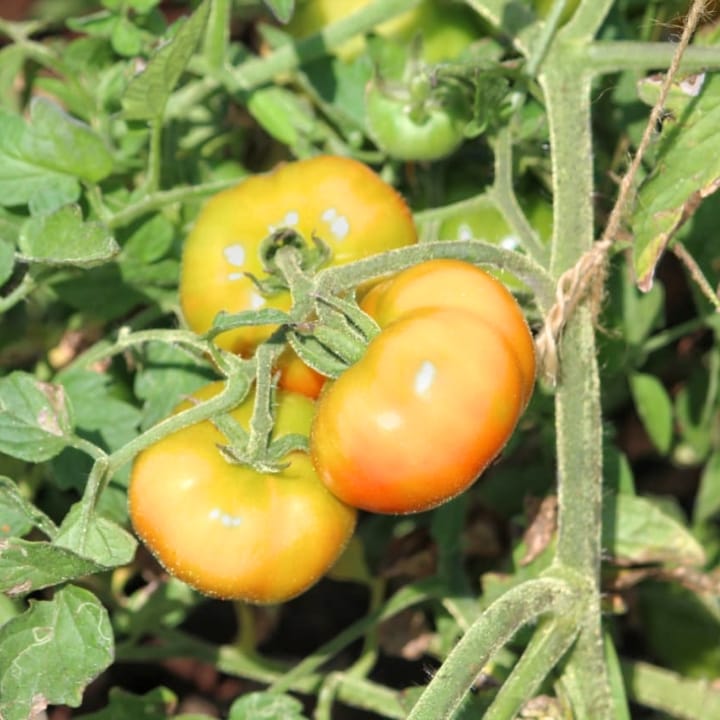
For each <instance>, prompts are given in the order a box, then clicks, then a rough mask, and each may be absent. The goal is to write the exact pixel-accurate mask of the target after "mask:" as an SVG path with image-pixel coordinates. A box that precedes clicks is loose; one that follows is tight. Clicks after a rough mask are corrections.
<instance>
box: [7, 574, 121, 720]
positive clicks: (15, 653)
mask: <svg viewBox="0 0 720 720" xmlns="http://www.w3.org/2000/svg"><path fill="white" fill-rule="evenodd" d="M112 660H113V633H112V627H111V626H110V620H109V618H108V615H107V611H106V610H105V608H104V607H103V606H102V604H101V603H100V602H99V601H98V599H97V598H96V597H95V596H94V595H93V594H92V593H90V592H88V591H87V590H83V589H81V588H78V587H73V586H69V587H66V588H63V589H62V590H59V591H58V592H57V593H56V594H55V596H54V597H53V599H52V600H48V601H40V602H36V601H31V605H30V609H29V610H27V611H26V612H25V613H23V614H22V615H19V616H18V617H15V618H13V619H11V620H8V622H6V623H5V624H4V625H3V626H2V628H0V717H2V718H3V720H27V719H28V718H30V717H34V716H35V715H36V714H38V713H40V712H42V711H43V710H44V709H45V708H46V707H47V706H48V705H49V704H55V705H59V704H62V705H70V706H71V707H78V705H80V703H81V701H82V694H83V690H84V688H85V686H86V685H88V684H89V683H90V681H91V680H93V679H94V678H96V677H97V676H98V675H99V674H100V673H101V672H102V671H103V670H105V669H106V668H107V667H108V666H109V665H110V663H111V662H112Z"/></svg>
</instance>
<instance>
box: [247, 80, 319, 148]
mask: <svg viewBox="0 0 720 720" xmlns="http://www.w3.org/2000/svg"><path fill="white" fill-rule="evenodd" d="M247 109H248V111H249V112H250V114H251V115H252V116H253V117H254V118H255V119H256V120H257V121H258V123H259V124H260V125H262V127H263V128H265V130H266V131H267V132H268V133H269V134H270V135H272V136H273V137H274V138H275V139H276V140H279V141H280V142H281V143H283V144H284V145H289V146H290V147H293V146H294V145H297V143H298V142H299V141H300V139H301V138H303V137H308V136H310V135H311V134H312V131H313V129H314V127H315V124H316V123H315V117H314V116H313V114H312V111H311V109H310V107H309V106H308V104H307V103H306V102H304V101H303V100H302V99H301V98H299V97H298V96H297V95H296V94H295V93H293V92H290V91H289V90H286V89H285V88H281V87H277V86H271V87H267V88H261V89H260V90H256V91H255V92H253V93H252V94H251V95H250V97H249V98H248V101H247Z"/></svg>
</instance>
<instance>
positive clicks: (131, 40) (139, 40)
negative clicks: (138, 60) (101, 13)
mask: <svg viewBox="0 0 720 720" xmlns="http://www.w3.org/2000/svg"><path fill="white" fill-rule="evenodd" d="M110 42H111V43H112V47H113V50H115V52H116V53H117V54H118V55H123V56H125V57H134V56H135V55H139V54H140V51H141V50H142V46H143V33H142V30H140V28H139V27H137V26H136V25H134V24H133V23H132V22H131V21H130V20H128V18H126V17H119V18H116V20H115V23H114V25H113V27H112V32H111V33H110Z"/></svg>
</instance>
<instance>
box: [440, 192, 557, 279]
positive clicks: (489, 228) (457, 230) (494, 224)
mask: <svg viewBox="0 0 720 720" xmlns="http://www.w3.org/2000/svg"><path fill="white" fill-rule="evenodd" d="M458 199H461V198H458ZM521 204H522V205H523V210H524V211H525V213H526V215H527V217H528V220H529V221H530V224H531V225H532V227H533V228H534V229H535V231H536V232H537V233H538V235H539V236H540V240H541V242H543V243H547V242H549V240H550V236H551V235H552V207H551V206H550V204H549V203H547V202H545V201H544V200H542V199H541V198H537V197H535V198H530V199H528V200H525V199H521ZM437 239H438V240H451V241H452V240H479V241H481V242H486V243H491V244H492V245H500V246H501V247H504V248H506V249H508V250H515V249H516V248H517V247H519V245H520V241H519V239H518V237H517V236H516V235H515V234H514V233H513V232H512V229H511V228H510V226H509V225H508V223H507V221H506V220H505V218H504V216H503V214H502V213H501V212H500V211H499V210H498V209H497V207H495V205H493V204H492V203H491V202H490V201H488V202H487V203H482V204H481V203H478V204H477V205H476V206H474V207H472V208H470V209H468V210H465V211H462V210H458V212H457V213H455V214H453V215H451V216H450V217H447V218H445V219H444V220H443V221H442V223H441V224H440V226H439V228H438V230H437ZM493 274H494V275H495V276H496V277H498V278H499V279H500V280H502V282H503V283H505V284H506V285H508V286H509V287H511V288H514V289H519V290H521V289H525V285H524V283H523V282H522V281H521V280H520V279H519V278H517V277H516V276H515V275H513V274H512V273H509V272H507V271H504V270H498V271H494V272H493Z"/></svg>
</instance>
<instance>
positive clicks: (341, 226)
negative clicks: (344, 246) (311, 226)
mask: <svg viewBox="0 0 720 720" xmlns="http://www.w3.org/2000/svg"><path fill="white" fill-rule="evenodd" d="M320 218H321V219H322V220H324V221H325V222H326V223H327V224H328V225H329V226H330V232H331V233H332V234H333V235H334V236H335V238H336V239H337V240H344V239H345V238H346V237H347V234H348V233H349V232H350V221H349V220H348V219H347V218H346V217H345V216H344V215H340V214H339V213H338V211H337V210H336V209H335V208H333V207H331V208H328V209H327V210H325V211H324V212H323V214H322V215H321V216H320Z"/></svg>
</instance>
